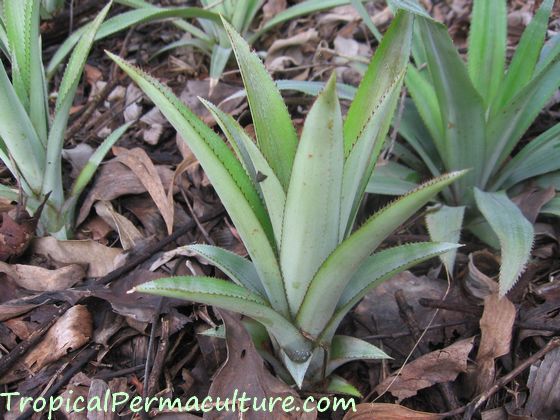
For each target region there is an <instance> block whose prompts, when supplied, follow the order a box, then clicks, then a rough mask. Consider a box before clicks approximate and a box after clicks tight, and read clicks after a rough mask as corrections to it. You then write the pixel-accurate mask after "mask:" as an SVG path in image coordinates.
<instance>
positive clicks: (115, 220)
mask: <svg viewBox="0 0 560 420" xmlns="http://www.w3.org/2000/svg"><path fill="white" fill-rule="evenodd" d="M94 207H95V212H96V213H97V214H98V215H99V217H101V218H102V219H103V220H104V221H105V222H106V223H107V224H108V225H109V226H111V227H112V228H113V229H114V230H115V231H116V232H117V233H118V234H119V239H120V241H121V245H122V247H123V248H124V249H125V250H128V249H131V248H133V247H134V245H135V244H136V243H137V242H138V241H140V240H142V239H144V235H142V233H140V231H139V230H138V229H137V228H136V226H134V223H132V222H131V221H130V220H128V219H127V218H126V217H124V216H123V215H122V214H119V213H118V212H117V211H115V209H114V208H113V205H112V204H111V202H109V201H103V200H101V201H98V202H97V203H95V205H94Z"/></svg>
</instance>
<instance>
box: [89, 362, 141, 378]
mask: <svg viewBox="0 0 560 420" xmlns="http://www.w3.org/2000/svg"><path fill="white" fill-rule="evenodd" d="M144 366H145V364H141V365H136V366H133V367H130V368H126V369H121V370H117V371H114V372H102V373H98V374H97V375H93V378H94V379H102V380H104V381H106V380H108V379H113V378H118V377H119V376H126V375H130V374H131V373H136V372H140V371H142V370H144Z"/></svg>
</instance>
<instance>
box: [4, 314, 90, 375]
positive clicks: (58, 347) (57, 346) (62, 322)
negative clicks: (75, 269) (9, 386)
mask: <svg viewBox="0 0 560 420" xmlns="http://www.w3.org/2000/svg"><path fill="white" fill-rule="evenodd" d="M92 331H93V320H92V317H91V314H90V313H89V311H88V310H87V308H86V307H85V306H83V305H76V306H73V307H72V308H70V309H69V310H68V311H66V313H65V314H64V315H62V316H61V317H60V318H59V319H58V321H56V323H55V324H54V325H53V326H52V327H51V328H50V329H49V331H48V332H47V334H46V335H45V337H44V338H43V339H42V340H41V342H40V343H39V344H37V345H36V346H35V347H33V348H32V349H31V350H30V351H29V353H27V354H26V355H25V356H24V358H23V359H22V360H21V363H20V365H21V366H23V372H22V371H20V370H19V369H18V370H13V371H11V372H10V373H9V374H7V375H5V377H3V378H1V379H0V383H2V384H5V383H10V382H12V381H13V380H14V379H17V378H18V377H20V376H21V375H22V373H23V374H28V372H38V371H39V370H40V369H41V368H43V367H44V366H46V365H48V364H50V363H52V362H55V361H57V360H58V359H60V358H61V357H63V356H66V355H67V354H68V353H69V352H70V351H74V350H77V349H79V348H80V347H82V346H84V345H85V344H87V343H88V342H89V340H90V338H91V336H92Z"/></svg>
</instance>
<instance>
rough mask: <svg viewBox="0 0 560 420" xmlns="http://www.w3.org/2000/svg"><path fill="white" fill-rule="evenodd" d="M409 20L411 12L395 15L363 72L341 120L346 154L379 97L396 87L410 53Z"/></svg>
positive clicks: (410, 32) (355, 140) (374, 108)
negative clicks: (344, 117)
mask: <svg viewBox="0 0 560 420" xmlns="http://www.w3.org/2000/svg"><path fill="white" fill-rule="evenodd" d="M412 23H413V17H412V16H411V15H410V14H406V13H402V12H401V13H398V14H397V16H396V17H395V19H394V20H393V22H392V23H391V26H390V27H389V29H388V30H387V33H386V34H385V36H384V37H383V41H382V42H381V44H380V45H379V47H378V48H377V50H376V52H375V55H374V56H373V58H372V60H371V62H370V64H369V66H368V69H367V71H366V73H365V74H364V77H363V79H362V81H361V83H360V85H359V87H358V90H357V91H356V96H355V98H354V101H353V102H352V104H351V105H350V109H349V110H348V115H347V116H346V120H345V122H344V151H345V155H346V156H348V155H349V154H350V151H351V150H352V149H353V147H354V145H355V144H356V142H357V140H358V137H359V136H360V134H361V133H362V132H363V131H364V128H365V127H366V125H367V124H368V122H369V121H370V120H371V116H372V115H373V114H374V112H375V110H376V109H377V107H378V106H379V105H380V103H381V100H382V98H383V97H385V96H386V95H387V94H388V93H389V92H390V91H391V88H392V87H395V81H396V80H398V79H399V78H400V76H401V75H402V73H403V72H404V70H405V68H406V65H407V63H408V59H409V55H410V45H411V39H412Z"/></svg>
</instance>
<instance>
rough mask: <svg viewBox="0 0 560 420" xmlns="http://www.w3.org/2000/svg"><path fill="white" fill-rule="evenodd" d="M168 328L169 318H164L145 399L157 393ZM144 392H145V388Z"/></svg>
mask: <svg viewBox="0 0 560 420" xmlns="http://www.w3.org/2000/svg"><path fill="white" fill-rule="evenodd" d="M169 327H170V320H169V316H166V317H165V318H164V319H163V320H162V322H161V337H160V340H159V347H158V350H157V353H156V357H155V359H154V365H153V368H152V371H151V372H150V376H149V379H148V383H147V384H148V390H147V392H146V397H149V396H151V395H153V394H155V393H156V391H157V386H158V381H159V378H160V377H161V372H162V371H163V366H164V362H165V356H166V355H167V350H168V348H169ZM144 391H146V388H145V387H144Z"/></svg>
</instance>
